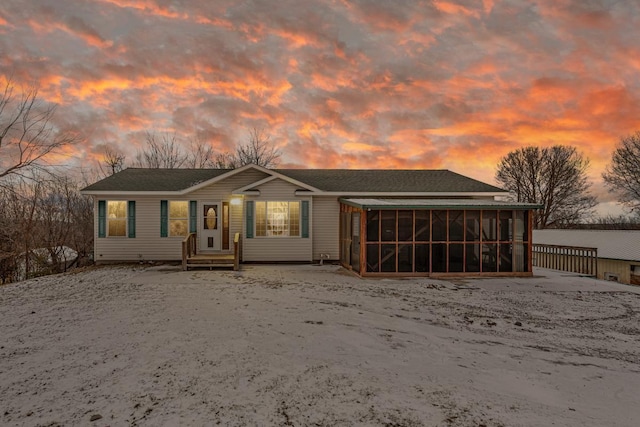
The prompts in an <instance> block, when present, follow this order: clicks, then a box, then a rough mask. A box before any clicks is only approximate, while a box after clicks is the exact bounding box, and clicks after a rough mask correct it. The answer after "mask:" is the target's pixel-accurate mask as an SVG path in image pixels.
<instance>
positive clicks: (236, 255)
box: [233, 233, 240, 271]
mask: <svg viewBox="0 0 640 427" xmlns="http://www.w3.org/2000/svg"><path fill="white" fill-rule="evenodd" d="M239 269H240V233H236V234H235V236H234V237H233V270H234V271H238V270H239Z"/></svg>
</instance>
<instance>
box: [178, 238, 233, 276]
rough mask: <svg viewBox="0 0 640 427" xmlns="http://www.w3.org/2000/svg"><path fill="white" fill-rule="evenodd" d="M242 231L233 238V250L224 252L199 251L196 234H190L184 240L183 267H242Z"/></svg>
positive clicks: (184, 268) (186, 268)
mask: <svg viewBox="0 0 640 427" xmlns="http://www.w3.org/2000/svg"><path fill="white" fill-rule="evenodd" d="M240 243H241V239H240V233H236V234H235V236H234V239H233V252H222V253H204V254H203V253H198V251H197V244H196V234H195V233H189V235H188V236H187V237H186V238H185V239H184V240H183V241H182V269H183V270H188V269H189V268H208V269H209V270H211V269H214V268H231V269H233V270H239V269H240V261H241V259H240V254H241V246H240Z"/></svg>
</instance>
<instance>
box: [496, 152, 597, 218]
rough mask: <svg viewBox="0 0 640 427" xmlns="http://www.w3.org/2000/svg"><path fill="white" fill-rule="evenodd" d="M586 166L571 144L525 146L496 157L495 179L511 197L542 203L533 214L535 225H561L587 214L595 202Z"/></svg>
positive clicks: (587, 164) (583, 159) (521, 200)
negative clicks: (546, 146)
mask: <svg viewBox="0 0 640 427" xmlns="http://www.w3.org/2000/svg"><path fill="white" fill-rule="evenodd" d="M588 166H589V160H588V159H585V158H584V157H583V156H582V155H581V154H580V153H578V152H577V151H576V149H575V147H569V146H564V145H556V146H553V147H549V148H543V149H540V148H539V147H525V148H520V149H518V150H515V151H512V152H510V153H509V154H507V155H506V156H505V157H503V158H502V159H501V160H500V163H499V165H498V169H497V172H496V180H497V181H498V182H499V183H501V184H502V185H503V186H504V187H505V189H506V190H509V191H510V192H511V194H512V197H513V198H515V200H517V201H519V202H527V203H538V204H541V205H542V206H543V207H542V209H541V210H540V211H538V212H537V213H536V214H535V216H534V227H535V228H547V227H553V226H561V225H566V224H571V223H575V222H577V221H579V220H581V219H583V218H586V217H588V216H589V215H591V214H592V212H593V207H594V206H595V205H596V204H597V201H596V198H595V197H593V196H591V195H590V194H589V187H590V185H589V183H588V181H587V176H586V171H587V168H588Z"/></svg>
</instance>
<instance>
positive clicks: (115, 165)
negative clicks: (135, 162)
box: [99, 147, 127, 177]
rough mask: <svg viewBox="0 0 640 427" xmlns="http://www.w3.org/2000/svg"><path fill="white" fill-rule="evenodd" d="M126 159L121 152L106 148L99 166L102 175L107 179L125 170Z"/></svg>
mask: <svg viewBox="0 0 640 427" xmlns="http://www.w3.org/2000/svg"><path fill="white" fill-rule="evenodd" d="M126 158H127V157H126V156H125V155H124V154H123V153H122V152H121V151H119V150H117V149H114V148H111V147H105V149H104V155H103V157H102V162H101V163H100V164H99V167H100V171H101V172H102V175H103V176H105V177H106V176H110V175H114V174H116V173H118V172H120V171H121V170H123V169H124V168H125V160H126ZM103 165H104V166H103ZM105 169H106V170H105Z"/></svg>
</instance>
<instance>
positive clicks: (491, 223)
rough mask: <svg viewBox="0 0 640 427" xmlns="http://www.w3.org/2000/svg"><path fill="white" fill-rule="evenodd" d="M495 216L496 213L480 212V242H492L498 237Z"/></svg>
mask: <svg viewBox="0 0 640 427" xmlns="http://www.w3.org/2000/svg"><path fill="white" fill-rule="evenodd" d="M497 215H498V213H497V212H496V211H482V240H483V241H485V242H494V241H495V240H496V239H497V237H498V233H497V227H496V221H497V218H496V217H497Z"/></svg>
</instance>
